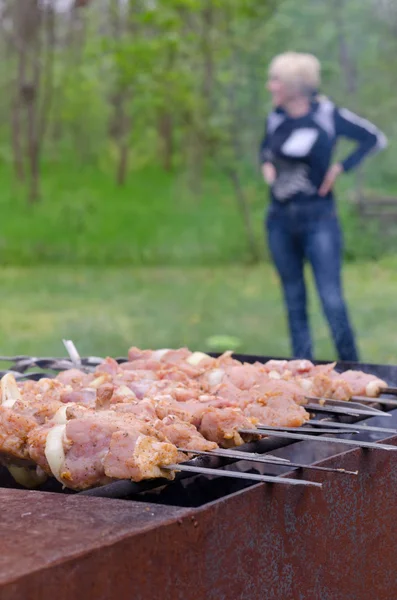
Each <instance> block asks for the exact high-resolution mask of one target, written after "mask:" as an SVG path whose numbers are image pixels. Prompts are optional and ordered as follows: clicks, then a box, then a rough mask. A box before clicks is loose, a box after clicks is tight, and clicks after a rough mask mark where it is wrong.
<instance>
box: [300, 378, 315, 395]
mask: <svg viewBox="0 0 397 600" xmlns="http://www.w3.org/2000/svg"><path fill="white" fill-rule="evenodd" d="M299 383H300V385H301V388H302V389H303V391H304V392H310V391H311V389H312V387H313V381H312V380H311V379H308V378H306V377H303V378H302V379H301V380H300V382H299Z"/></svg>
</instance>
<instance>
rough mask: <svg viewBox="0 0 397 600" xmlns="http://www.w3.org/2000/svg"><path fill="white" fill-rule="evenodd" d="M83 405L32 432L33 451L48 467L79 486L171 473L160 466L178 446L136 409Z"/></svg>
mask: <svg viewBox="0 0 397 600" xmlns="http://www.w3.org/2000/svg"><path fill="white" fill-rule="evenodd" d="M83 410H85V413H86V414H85V416H83V417H78V418H75V419H71V420H68V421H67V422H66V423H65V424H60V425H55V426H53V427H50V426H49V425H48V424H47V425H44V426H43V427H38V428H36V429H35V430H33V431H32V432H31V434H30V436H28V444H29V448H30V452H31V456H32V457H33V456H34V457H35V460H36V461H37V462H38V464H39V466H40V467H41V468H42V469H43V470H44V471H45V472H47V473H48V472H49V473H50V474H52V475H54V476H55V477H56V478H57V479H58V480H59V481H61V482H62V483H63V484H64V485H66V486H67V487H70V488H72V489H76V490H78V489H86V488H89V487H92V486H96V485H103V484H104V483H107V482H109V481H110V480H112V479H132V480H134V481H141V480H142V479H150V478H152V477H164V476H165V477H171V476H172V475H171V474H170V473H169V472H168V471H164V470H162V468H161V466H162V465H168V464H172V463H174V462H176V461H177V460H178V451H177V449H176V447H175V446H173V445H172V444H170V443H169V442H167V441H164V440H165V437H164V436H163V435H162V434H161V433H159V432H157V431H156V430H155V429H154V428H153V427H151V426H149V425H147V424H145V423H144V422H143V421H140V420H139V419H136V418H134V417H133V416H132V415H120V416H119V415H117V414H116V413H114V412H113V411H108V412H106V411H103V412H101V413H95V412H94V411H90V410H89V409H83ZM90 413H91V414H90ZM43 448H44V451H43Z"/></svg>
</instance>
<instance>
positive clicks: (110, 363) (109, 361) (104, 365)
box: [95, 356, 121, 377]
mask: <svg viewBox="0 0 397 600" xmlns="http://www.w3.org/2000/svg"><path fill="white" fill-rule="evenodd" d="M120 371H121V369H120V365H119V364H118V362H117V361H116V360H114V358H110V357H109V356H108V357H107V358H105V360H104V361H103V362H101V364H100V365H98V366H97V367H96V369H95V375H96V377H98V376H99V375H103V374H107V375H111V376H112V377H115V376H116V375H117V374H118V373H119V372H120Z"/></svg>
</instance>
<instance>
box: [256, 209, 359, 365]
mask: <svg viewBox="0 0 397 600" xmlns="http://www.w3.org/2000/svg"><path fill="white" fill-rule="evenodd" d="M266 225H267V232H268V241H269V247H270V252H271V255H272V257H273V260H274V263H275V265H276V268H277V271H278V273H279V276H280V279H281V283H282V286H283V291H284V299H285V304H286V307H287V311H288V322H289V329H290V335H291V342H292V350H293V355H294V356H295V357H298V358H308V359H310V358H312V357H313V349H312V339H311V334H310V328H309V322H308V315H307V298H306V285H305V278H304V263H305V261H308V262H309V263H310V265H311V268H312V270H313V275H314V279H315V282H316V287H317V291H318V294H319V296H320V300H321V304H322V307H323V311H324V313H325V316H326V318H327V320H328V323H329V326H330V329H331V332H332V337H333V340H334V343H335V346H336V349H337V351H338V355H339V359H340V360H345V361H357V360H358V352H357V348H356V344H355V341H354V334H353V330H352V327H351V325H350V321H349V316H348V312H347V308H346V303H345V300H344V297H343V290H342V283H341V267H342V250H343V242H342V234H341V230H340V227H339V222H338V218H337V216H336V211H335V206H334V203H333V201H332V200H326V199H321V200H320V199H318V200H312V201H308V202H294V201H291V202H289V203H287V204H281V203H280V204H276V203H273V204H272V205H271V206H270V209H269V213H268V217H267V221H266Z"/></svg>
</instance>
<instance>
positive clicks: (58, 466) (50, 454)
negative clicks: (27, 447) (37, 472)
mask: <svg viewBox="0 0 397 600" xmlns="http://www.w3.org/2000/svg"><path fill="white" fill-rule="evenodd" d="M65 430H66V425H65V424H61V425H55V426H54V427H52V429H50V431H49V432H48V434H47V439H46V443H45V450H44V454H45V457H46V459H47V462H48V464H49V466H50V469H51V472H52V474H53V475H54V477H56V479H58V481H59V482H60V483H63V481H62V479H61V471H62V467H63V464H64V462H65V451H64V449H63V441H64V437H65Z"/></svg>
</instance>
